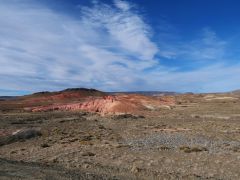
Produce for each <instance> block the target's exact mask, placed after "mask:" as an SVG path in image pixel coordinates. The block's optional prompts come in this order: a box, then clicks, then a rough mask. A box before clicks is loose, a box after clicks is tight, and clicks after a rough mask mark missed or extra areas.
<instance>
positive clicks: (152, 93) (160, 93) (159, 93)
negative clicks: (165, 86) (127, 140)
mask: <svg viewBox="0 0 240 180" xmlns="http://www.w3.org/2000/svg"><path fill="white" fill-rule="evenodd" d="M108 93H109V94H113V95H114V94H121V93H124V94H141V95H145V96H165V95H176V94H179V93H177V92H170V91H124V92H108Z"/></svg>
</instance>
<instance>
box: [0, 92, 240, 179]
mask: <svg viewBox="0 0 240 180" xmlns="http://www.w3.org/2000/svg"><path fill="white" fill-rule="evenodd" d="M0 179H56V180H61V179H216V180H217V179H219V180H220V179H221V180H230V179H236V180H239V179H240V93H239V92H238V91H236V92H232V93H224V94H217V93H215V94H192V93H187V94H174V95H171V94H168V95H163V94H161V95H157V94H154V96H153V95H144V94H127V93H116V94H109V93H104V92H100V91H97V90H93V89H90V90H89V89H68V90H65V91H60V92H41V93H36V94H33V95H28V96H23V97H17V98H14V99H9V100H5V99H1V100H0Z"/></svg>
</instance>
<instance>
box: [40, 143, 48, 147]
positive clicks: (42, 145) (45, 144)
mask: <svg viewBox="0 0 240 180" xmlns="http://www.w3.org/2000/svg"><path fill="white" fill-rule="evenodd" d="M41 147H42V148H47V147H50V146H49V145H48V144H47V143H43V144H41Z"/></svg>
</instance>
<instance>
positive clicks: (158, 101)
mask: <svg viewBox="0 0 240 180" xmlns="http://www.w3.org/2000/svg"><path fill="white" fill-rule="evenodd" d="M173 104H174V100H173V98H170V97H161V98H154V97H149V96H143V95H118V96H104V97H98V98H96V97H95V98H93V97H92V98H87V99H85V100H84V101H83V102H77V103H68V104H57V105H50V106H40V107H35V108H32V109H31V111H32V112H39V111H54V110H60V111H64V110H65V111H78V110H83V111H87V112H96V113H99V114H101V115H107V114H122V113H133V114H138V113H139V112H141V111H143V110H154V109H157V108H159V107H161V106H163V105H173Z"/></svg>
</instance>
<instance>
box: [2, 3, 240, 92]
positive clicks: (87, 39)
mask: <svg viewBox="0 0 240 180" xmlns="http://www.w3.org/2000/svg"><path fill="white" fill-rule="evenodd" d="M13 2H14V3H13ZM79 7H80V9H79V14H80V18H79V19H76V18H75V17H72V16H70V15H67V14H65V13H62V12H58V11H56V10H53V9H51V8H49V7H47V6H46V5H43V4H40V3H37V2H36V1H34V0H18V1H1V2H0V64H1V66H0V77H1V78H0V84H1V88H0V89H2V90H0V94H1V92H3V91H4V94H6V91H7V90H9V92H10V93H11V92H12V91H15V90H19V91H23V90H25V91H28V92H34V91H43V90H59V89H63V88H68V87H80V86H82V87H93V88H98V89H102V90H105V91H120V90H124V91H127V90H170V91H198V90H199V89H200V90H202V91H206V90H218V88H219V87H220V85H221V84H224V83H223V82H225V83H226V85H228V86H229V88H235V87H236V86H235V85H233V84H229V82H228V81H227V80H228V78H225V79H223V82H219V83H218V82H216V80H217V79H218V78H221V77H222V76H223V75H226V77H230V76H234V75H235V74H236V73H238V68H239V67H240V66H239V65H237V66H234V67H228V68H227V72H220V71H219V70H218V69H224V67H225V65H223V64H220V63H219V62H217V64H215V65H211V67H199V68H197V70H189V71H188V72H179V71H177V69H175V68H172V67H168V66H164V65H162V64H161V63H160V62H161V58H167V59H168V60H172V59H176V58H182V57H185V58H188V59H192V60H193V61H194V60H198V59H201V60H214V59H222V58H224V52H225V46H226V42H225V41H222V40H220V39H219V38H218V37H217V35H216V34H215V33H214V32H213V31H212V30H209V29H205V30H204V31H203V36H202V37H201V38H200V39H196V40H193V41H191V42H187V43H184V44H181V43H176V44H177V45H176V44H174V43H173V44H169V43H168V42H165V41H163V44H164V46H160V45H159V43H157V42H156V41H154V33H153V32H154V31H153V29H152V28H151V27H150V26H149V25H148V24H147V23H145V21H144V17H143V16H142V15H141V13H140V12H139V11H138V8H137V6H136V5H134V4H131V3H129V2H127V1H122V0H115V1H113V4H112V5H109V4H103V3H100V2H97V1H95V2H94V3H93V4H92V5H90V6H79ZM213 72H215V73H214V74H213ZM198 76H204V77H205V78H206V79H207V80H206V79H205V80H202V81H199V78H197V77H198ZM209 77H213V78H209ZM231 80H232V81H236V82H238V81H239V80H238V79H236V78H231ZM213 81H214V82H216V84H215V87H216V88H209V87H208V85H210V84H211V83H212V82H213ZM191 86H192V88H191ZM229 88H223V89H224V90H225V89H229ZM220 89H221V88H220Z"/></svg>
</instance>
